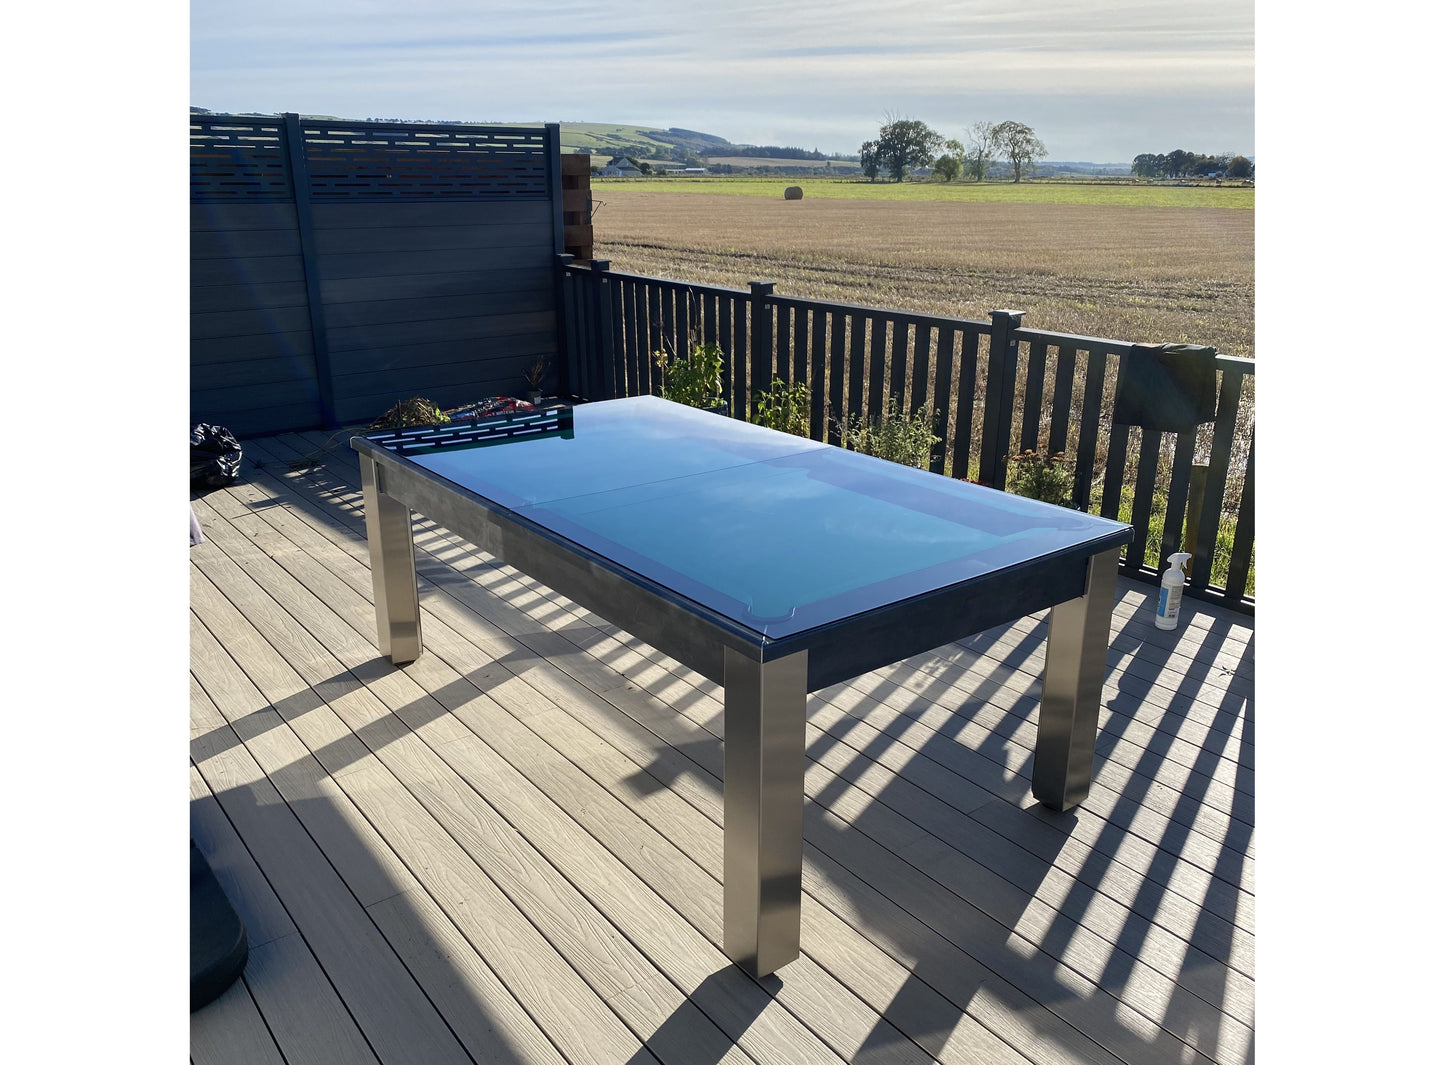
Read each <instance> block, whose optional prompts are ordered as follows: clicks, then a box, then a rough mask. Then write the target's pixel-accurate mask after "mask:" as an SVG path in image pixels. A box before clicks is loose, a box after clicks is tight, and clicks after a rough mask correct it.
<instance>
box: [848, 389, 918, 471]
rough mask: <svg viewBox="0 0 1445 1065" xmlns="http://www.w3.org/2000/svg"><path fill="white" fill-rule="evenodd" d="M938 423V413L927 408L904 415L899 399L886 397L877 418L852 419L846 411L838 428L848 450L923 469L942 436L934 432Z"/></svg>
mask: <svg viewBox="0 0 1445 1065" xmlns="http://www.w3.org/2000/svg"><path fill="white" fill-rule="evenodd" d="M937 422H938V416H937V415H936V414H935V413H934V412H933V411H931V410H929V409H928V408H926V407H919V408H918V409H917V410H916V411H914V412H913V413H912V414H911V415H905V414H904V413H903V412H902V411H901V410H900V409H899V404H898V398H897V397H896V396H889V397H888V399H887V400H886V401H885V402H884V404H883V409H882V411H880V412H879V415H878V417H876V418H872V419H863V418H859V419H858V420H857V421H853V420H852V419H850V418H849V417H848V415H847V414H846V413H845V414H844V415H843V418H842V420H841V421H840V422H839V423H838V429H839V435H840V438H841V439H842V441H843V446H844V447H846V448H848V449H849V450H851V451H861V452H862V453H863V454H865V455H876V456H877V457H878V458H880V459H887V460H888V461H890V462H897V463H901V464H902V465H904V466H917V467H918V468H919V469H920V470H926V469H928V459H929V456H931V455H932V453H933V445H934V444H936V443H938V442H939V440H941V439H942V437H940V436H938V435H937V434H936V433H935V432H934V431H933V428H934V426H935V425H936V424H937Z"/></svg>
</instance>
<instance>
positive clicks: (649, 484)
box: [409, 397, 1127, 638]
mask: <svg viewBox="0 0 1445 1065" xmlns="http://www.w3.org/2000/svg"><path fill="white" fill-rule="evenodd" d="M573 430H574V431H573V434H572V438H571V439H563V438H562V437H560V436H558V437H551V438H546V439H527V440H521V441H517V442H515V443H508V444H502V445H498V446H493V447H486V448H476V449H468V450H462V451H455V452H442V453H432V454H425V455H415V456H409V458H410V460H411V461H413V462H415V463H416V464H417V465H419V466H423V467H425V468H427V469H430V470H432V471H434V472H436V473H438V474H440V475H442V476H444V477H446V478H447V479H449V480H451V481H454V482H455V483H457V484H459V485H462V486H463V487H466V488H468V489H470V490H471V491H473V492H476V493H477V494H479V495H481V496H483V497H485V498H487V499H489V500H492V501H494V502H496V503H498V504H500V505H502V506H504V507H506V508H507V509H509V510H513V511H515V512H516V513H517V514H519V515H521V516H524V517H526V518H528V519H529V520H531V521H533V522H536V523H537V524H538V525H540V526H542V527H544V528H546V529H549V530H551V531H553V532H555V533H557V534H559V535H561V536H564V537H566V538H567V539H569V540H572V541H573V542H575V543H577V544H579V545H581V546H583V547H585V548H587V549H589V550H592V551H595V552H597V553H598V554H600V555H602V556H604V557H606V558H608V559H611V560H613V561H615V562H617V563H620V564H621V565H623V566H625V567H627V568H628V569H630V570H632V571H633V572H635V573H637V574H640V575H642V576H644V577H647V578H649V579H651V580H655V581H657V582H658V583H659V584H662V585H663V586H665V587H667V588H669V589H671V590H672V591H674V592H676V593H678V594H680V595H683V596H685V597H687V598H689V599H692V600H694V601H696V602H698V603H700V604H702V605H704V606H706V607H709V608H710V609H712V610H715V611H717V612H718V613H721V614H723V615H724V616H726V617H728V618H731V619H732V620H734V621H736V622H738V623H740V624H742V625H744V626H746V627H747V628H750V629H752V630H753V631H755V632H758V633H761V634H763V635H765V636H769V637H774V638H776V637H781V636H788V635H792V634H795V633H798V632H801V631H804V630H806V629H809V628H812V627H814V626H816V625H822V624H827V623H829V622H832V621H837V620H840V619H842V618H845V617H849V616H852V615H853V614H857V613H860V612H862V611H865V610H870V609H873V608H875V607H879V606H884V605H886V604H888V603H892V602H896V601H898V600H901V599H906V598H910V597H912V596H915V595H920V594H923V593H925V592H930V591H933V590H935V589H938V588H942V587H946V586H948V585H952V584H957V583H959V582H961V581H966V580H969V579H970V578H975V577H979V576H982V575H984V574H987V573H990V572H993V571H996V570H999V569H1003V568H1007V567H1010V566H1016V565H1020V564H1023V563H1026V562H1028V561H1031V560H1034V559H1039V558H1043V557H1045V556H1048V555H1051V554H1055V553H1057V552H1060V551H1066V550H1071V549H1075V548H1078V547H1080V546H1081V545H1088V544H1094V543H1098V544H1099V545H1100V549H1102V547H1103V546H1106V545H1107V542H1108V541H1110V540H1111V539H1112V540H1114V541H1115V542H1117V541H1118V540H1119V534H1120V531H1121V530H1124V529H1127V526H1123V525H1120V524H1119V523H1118V522H1113V521H1107V520H1105V519H1102V518H1097V517H1093V516H1091V515H1087V514H1080V513H1078V512H1076V511H1072V510H1067V509H1065V508H1063V507H1056V506H1053V505H1050V504H1046V503H1039V502H1036V501H1034V500H1030V499H1023V498H1020V497H1018V496H1013V495H1009V494H1006V493H1004V492H999V491H995V490H994V489H991V488H983V487H981V486H978V485H972V484H968V483H966V482H962V481H954V480H950V479H948V478H945V477H940V476H938V475H937V474H932V473H928V472H925V471H923V470H917V469H912V468H909V467H905V466H900V465H898V464H897V463H892V462H886V461H884V460H882V459H875V458H871V457H869V456H866V455H859V454H856V453H854V452H850V451H844V450H841V449H839V448H836V447H830V446H828V445H826V444H821V443H818V442H816V441H811V440H805V439H803V438H801V437H795V436H790V435H787V434H783V433H776V432H773V431H771V430H768V429H763V428H761V427H759V426H754V425H748V424H746V423H744V422H739V421H735V420H733V419H729V418H724V417H720V416H718V415H716V414H711V413H707V412H704V411H697V410H693V409H692V408H689V407H682V406H679V405H677V404H673V403H668V402H667V401H665V400H661V399H656V398H654V397H637V398H632V399H622V400H612V401H608V402H604V403H590V404H582V405H579V406H578V407H577V408H576V409H575V423H574V427H573Z"/></svg>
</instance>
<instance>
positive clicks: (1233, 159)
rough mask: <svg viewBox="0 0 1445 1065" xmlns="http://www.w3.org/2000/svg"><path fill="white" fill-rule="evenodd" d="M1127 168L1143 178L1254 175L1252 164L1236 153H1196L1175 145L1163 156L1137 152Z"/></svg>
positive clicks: (1243, 176) (1250, 176)
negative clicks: (1138, 153)
mask: <svg viewBox="0 0 1445 1065" xmlns="http://www.w3.org/2000/svg"><path fill="white" fill-rule="evenodd" d="M1129 170H1130V172H1131V173H1133V174H1134V175H1136V176H1137V177H1142V178H1154V177H1165V178H1181V177H1213V176H1215V175H1218V174H1223V175H1224V176H1225V177H1231V178H1252V177H1254V164H1253V163H1251V162H1250V161H1249V160H1248V159H1247V158H1245V157H1244V156H1242V155H1239V154H1237V153H1235V152H1220V153H1219V154H1218V155H1195V154H1194V153H1193V152H1186V151H1185V150H1184V149H1183V148H1175V149H1174V150H1173V151H1172V152H1166V153H1164V154H1163V155H1151V154H1149V153H1148V152H1145V153H1144V154H1142V155H1136V156H1134V162H1133V165H1131V166H1130V167H1129Z"/></svg>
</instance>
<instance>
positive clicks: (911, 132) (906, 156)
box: [859, 116, 1049, 183]
mask: <svg viewBox="0 0 1445 1065" xmlns="http://www.w3.org/2000/svg"><path fill="white" fill-rule="evenodd" d="M1048 154H1049V152H1048V149H1047V148H1045V147H1044V144H1043V141H1041V140H1039V138H1038V136H1037V135H1036V134H1035V133H1034V131H1033V130H1032V129H1031V128H1030V127H1028V126H1026V125H1024V124H1023V123H1022V122H1016V121H1014V120H1012V119H1010V120H1008V121H1005V122H984V121H980V122H975V123H973V124H972V125H971V126H969V127H968V129H967V130H966V131H965V132H964V136H963V138H962V139H954V138H949V139H945V138H944V136H943V135H942V134H941V133H938V132H936V131H935V130H933V129H931V128H929V126H928V124H927V123H925V122H920V121H919V120H918V119H913V118H895V117H892V116H890V117H889V118H888V119H887V120H886V121H885V122H884V123H883V125H882V126H880V127H879V129H878V137H877V139H875V140H870V141H865V142H864V143H863V146H862V148H861V149H860V150H859V155H860V160H859V161H860V162H861V163H862V165H863V173H864V174H865V175H867V177H868V180H869V181H876V180H877V179H878V175H879V174H880V173H886V174H887V175H888V176H889V177H890V178H892V179H893V180H894V181H902V180H903V176H904V175H905V174H906V173H907V172H908V171H910V170H912V169H913V168H914V167H921V166H931V167H933V172H934V174H936V175H938V176H939V177H940V178H942V179H943V180H944V181H954V180H957V178H958V177H959V176H960V175H963V176H965V177H967V178H970V179H971V180H973V181H982V180H983V179H984V178H985V177H987V176H988V171H989V168H990V167H991V166H992V165H993V164H994V163H995V162H1000V161H1002V162H1005V163H1007V164H1008V167H1009V169H1011V170H1012V171H1013V179H1014V182H1015V183H1017V182H1019V181H1021V180H1022V179H1023V172H1024V170H1025V169H1027V170H1029V171H1030V172H1032V170H1033V169H1034V166H1035V164H1036V163H1037V162H1038V160H1040V159H1043V158H1045V157H1046V156H1047V155H1048Z"/></svg>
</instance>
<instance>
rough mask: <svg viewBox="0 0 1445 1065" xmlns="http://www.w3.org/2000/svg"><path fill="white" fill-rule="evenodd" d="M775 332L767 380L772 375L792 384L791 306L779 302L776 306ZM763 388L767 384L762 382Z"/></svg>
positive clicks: (770, 378)
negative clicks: (770, 367)
mask: <svg viewBox="0 0 1445 1065" xmlns="http://www.w3.org/2000/svg"><path fill="white" fill-rule="evenodd" d="M776 321H777V332H776V334H775V338H774V347H773V350H774V356H773V363H772V369H771V373H770V376H769V378H768V380H769V381H771V380H772V375H776V376H777V377H778V378H779V379H780V380H782V381H785V382H787V383H788V384H792V382H793V308H792V307H790V306H787V305H785V304H780V305H779V306H778V308H777V317H776ZM763 387H764V388H767V384H766V383H764V385H763Z"/></svg>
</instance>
